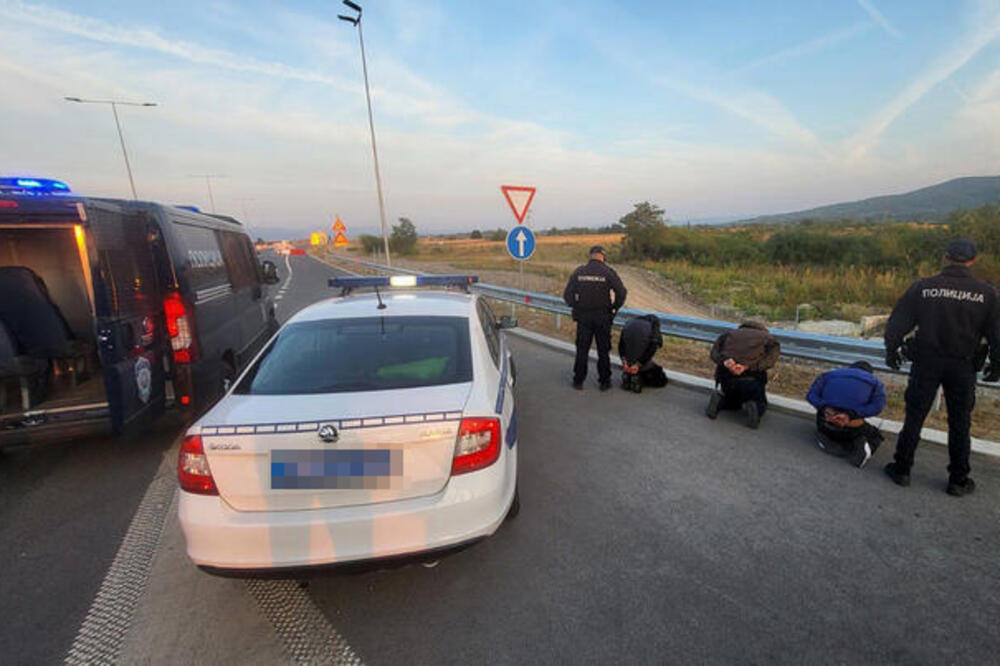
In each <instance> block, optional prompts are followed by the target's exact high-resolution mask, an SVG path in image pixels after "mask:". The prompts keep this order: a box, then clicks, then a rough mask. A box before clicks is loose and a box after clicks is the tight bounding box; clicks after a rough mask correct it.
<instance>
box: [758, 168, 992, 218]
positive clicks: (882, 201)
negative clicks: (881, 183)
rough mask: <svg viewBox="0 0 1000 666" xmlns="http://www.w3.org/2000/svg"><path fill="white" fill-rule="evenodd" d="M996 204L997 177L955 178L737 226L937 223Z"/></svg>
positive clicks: (774, 216)
mask: <svg viewBox="0 0 1000 666" xmlns="http://www.w3.org/2000/svg"><path fill="white" fill-rule="evenodd" d="M997 202H1000V176H977V177H970V178H955V179H953V180H949V181H946V182H944V183H939V184H938V185H931V186H930V187H924V188H921V189H919V190H914V191H912V192H906V193H904V194H891V195H887V196H881V197H873V198H871V199H862V200H861V201H849V202H846V203H838V204H831V205H829V206H820V207H819V208H810V209H809V210H800V211H796V212H794V213H781V214H779V215H761V216H759V217H754V218H751V219H748V220H742V221H741V222H739V224H784V223H789V222H798V221H800V220H807V219H808V220H843V219H851V220H876V221H878V220H939V219H942V218H944V217H945V216H947V215H948V213H951V212H952V211H953V210H955V209H956V208H976V207H979V206H983V205H986V204H991V203H997Z"/></svg>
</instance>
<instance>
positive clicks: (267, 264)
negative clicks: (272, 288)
mask: <svg viewBox="0 0 1000 666" xmlns="http://www.w3.org/2000/svg"><path fill="white" fill-rule="evenodd" d="M260 267H261V269H262V270H263V271H264V284H278V283H279V282H281V278H280V277H278V267H277V266H275V265H274V262H273V261H268V260H266V259H265V260H264V261H262V262H261V264H260Z"/></svg>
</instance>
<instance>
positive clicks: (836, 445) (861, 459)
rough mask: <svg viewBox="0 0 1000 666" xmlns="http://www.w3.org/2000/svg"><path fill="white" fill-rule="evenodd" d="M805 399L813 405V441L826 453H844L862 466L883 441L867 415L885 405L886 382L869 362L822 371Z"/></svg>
mask: <svg viewBox="0 0 1000 666" xmlns="http://www.w3.org/2000/svg"><path fill="white" fill-rule="evenodd" d="M806 400H808V401H809V404H810V405H812V406H813V407H815V408H816V443H817V445H819V448H820V449H822V450H823V451H825V452H826V453H830V454H833V455H835V456H840V457H847V458H848V460H849V461H850V463H851V464H852V465H854V466H856V467H864V466H865V463H867V462H868V460H869V459H871V457H872V454H873V453H875V450H876V449H877V448H878V447H879V444H881V443H882V439H883V438H882V433H880V432H879V431H878V428H876V427H875V426H873V425H871V424H870V423H868V422H867V421H865V419H866V418H868V417H870V416H876V415H877V414H881V413H882V410H883V409H885V402H886V398H885V385H884V384H882V382H881V381H880V380H879V378H878V377H876V376H875V371H874V370H873V368H872V366H871V364H870V363H868V362H866V361H858V362H857V363H854V364H853V365H851V366H850V367H848V368H837V369H836V370H830V371H829V372H824V373H823V374H822V375H820V376H819V377H817V378H816V381H814V382H813V385H812V387H810V389H809V393H808V395H806Z"/></svg>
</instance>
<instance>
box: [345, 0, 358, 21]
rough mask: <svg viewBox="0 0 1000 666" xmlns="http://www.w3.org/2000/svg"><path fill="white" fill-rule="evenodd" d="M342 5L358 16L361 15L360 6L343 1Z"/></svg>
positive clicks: (349, 0)
mask: <svg viewBox="0 0 1000 666" xmlns="http://www.w3.org/2000/svg"><path fill="white" fill-rule="evenodd" d="M344 4H345V5H346V6H348V7H350V8H351V9H353V10H354V11H356V12H357V13H358V14H361V5H358V4H356V3H353V2H351V0H344ZM359 18H360V16H359Z"/></svg>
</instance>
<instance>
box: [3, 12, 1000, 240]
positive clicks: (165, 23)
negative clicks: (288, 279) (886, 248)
mask: <svg viewBox="0 0 1000 666" xmlns="http://www.w3.org/2000/svg"><path fill="white" fill-rule="evenodd" d="M364 4H365V5H366V6H365V15H364V27H365V37H366V46H367V48H368V57H369V70H370V75H371V80H372V84H373V94H374V104H375V115H376V129H377V131H378V139H379V148H380V159H381V161H382V166H383V178H384V181H385V185H386V203H387V210H388V214H389V217H390V219H393V220H394V219H395V218H397V217H400V216H408V217H410V218H411V219H413V220H414V222H415V223H416V224H417V227H418V229H420V230H425V231H443V230H469V229H472V228H493V227H497V226H504V227H506V226H509V225H510V223H511V221H512V219H511V217H510V214H509V211H507V209H506V206H505V204H504V202H503V200H502V197H501V195H500V191H499V186H500V184H503V183H507V184H529V185H535V186H537V187H538V188H539V189H538V195H537V196H536V198H535V203H534V205H533V213H532V215H533V217H532V223H533V224H535V225H536V226H540V227H549V226H571V225H598V224H607V223H609V222H612V221H614V220H616V219H617V218H618V217H620V216H621V215H622V214H624V213H625V212H627V211H628V210H629V209H630V208H631V205H632V204H633V203H635V202H637V201H641V200H647V199H648V200H651V201H653V202H655V203H657V204H659V205H660V206H662V207H663V208H664V209H666V211H667V213H668V215H669V216H670V217H671V218H673V219H675V220H687V219H702V218H711V217H717V216H743V215H752V214H760V213H768V212H779V211H785V210H791V209H797V208H803V207H809V206H814V205H820V204H824V203H830V202H835V201H840V200H845V199H854V198H861V197H866V196H872V195H876V194H882V193H886V192H896V191H904V190H908V189H912V188H916V187H920V186H924V185H928V184H931V183H934V182H938V181H941V180H946V179H948V178H952V177H956V176H962V175H980V174H997V173H1000V123H998V122H997V119H998V118H1000V0H965V1H958V2H914V1H908V2H904V1H901V0H840V1H837V2H833V1H825V2H819V1H813V2H809V1H803V2H798V3H787V2H785V3H778V2H722V1H719V2H712V3H688V2H684V3H680V2H575V3H538V2H520V1H512V2H502V3H501V2H496V3H477V2H454V3H446V2H435V1H433V0H431V1H426V2H413V1H412V0H411V1H409V2H403V1H401V0H388V1H385V0H383V1H379V2H376V1H374V0H370V1H369V2H367V3H364ZM339 11H344V8H343V7H342V6H340V5H339V4H337V3H334V2H314V1H304V2H297V3H287V2H286V3H280V2H241V3H234V2H222V1H217V2H205V3H202V2H187V1H184V0H180V1H178V2H173V3H157V4H145V3H141V2H121V1H117V0H116V1H114V2H100V3H96V2H69V3H61V2H47V3H35V2H17V1H12V0H0V89H2V90H3V91H4V94H3V96H2V97H0V113H2V118H3V122H2V123H0V171H3V172H16V173H31V174H34V175H52V176H56V177H62V178H64V179H66V180H67V181H69V182H70V183H71V185H72V186H73V187H74V188H75V189H76V190H78V191H82V192H87V193H93V194H101V195H108V196H125V195H127V193H128V190H127V180H126V178H125V174H124V170H123V166H122V162H121V155H120V153H119V152H117V151H118V146H117V143H116V142H117V138H116V136H115V130H114V125H113V122H112V119H111V117H110V113H109V112H108V111H107V110H106V109H104V108H101V107H97V106H81V105H74V104H70V103H68V102H65V101H62V97H63V96H65V95H76V96H81V97H109V96H114V97H118V98H124V99H132V100H153V101H156V102H158V103H159V104H160V106H159V107H157V108H155V109H126V110H124V111H123V116H122V117H123V122H124V125H125V132H126V137H127V140H128V144H129V152H130V155H131V157H132V160H133V165H134V170H135V176H136V184H137V187H138V189H139V193H140V196H141V197H145V198H151V199H156V200H163V201H171V202H193V203H195V204H199V205H202V206H205V207H207V206H208V201H207V194H206V193H205V188H204V183H203V181H199V180H197V179H195V178H191V177H190V174H196V173H207V172H209V173H217V174H224V175H225V176H226V177H225V178H222V179H219V180H218V181H217V183H216V186H215V192H216V201H217V204H218V208H219V210H220V211H225V212H230V213H233V214H236V215H237V216H242V214H243V212H244V210H245V211H246V214H247V216H248V217H249V219H250V221H251V223H253V224H256V225H266V226H285V227H289V228H295V229H308V228H315V227H319V226H326V225H328V224H329V221H330V220H331V219H332V215H333V214H334V213H340V215H341V216H342V217H343V218H344V219H345V221H346V222H347V224H348V227H349V229H350V230H351V231H352V232H353V233H356V232H358V231H360V230H364V229H370V228H371V227H372V225H373V224H374V222H375V221H376V220H377V207H376V199H375V193H374V178H373V175H372V167H371V153H370V147H369V143H368V135H367V124H366V115H365V106H364V95H363V90H362V86H361V67H360V58H359V53H358V44H357V36H356V33H355V32H354V31H353V30H352V29H351V28H350V26H348V25H347V24H345V23H342V22H340V21H337V19H336V14H337V13H338V12H339Z"/></svg>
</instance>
